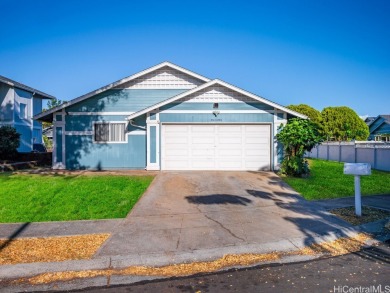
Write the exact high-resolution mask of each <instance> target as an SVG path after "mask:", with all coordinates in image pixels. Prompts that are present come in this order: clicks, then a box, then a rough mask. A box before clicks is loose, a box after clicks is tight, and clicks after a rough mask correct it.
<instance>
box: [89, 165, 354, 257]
mask: <svg viewBox="0 0 390 293" xmlns="http://www.w3.org/2000/svg"><path fill="white" fill-rule="evenodd" d="M349 227H350V225H349V224H347V223H345V222H344V221H342V220H339V219H337V218H336V217H334V216H332V215H330V214H329V213H328V212H327V211H326V210H325V209H323V208H321V207H320V206H319V205H316V204H314V203H310V202H307V201H305V200H304V199H303V198H302V197H300V196H299V195H298V194H297V193H296V192H295V191H293V190H292V189H291V188H290V187H289V186H287V185H286V184H284V183H283V182H282V181H281V179H280V178H279V177H278V176H276V175H275V174H274V173H271V172H219V171H210V172H161V173H159V174H158V175H157V177H156V178H155V180H154V182H153V183H152V185H151V186H150V187H149V189H148V190H147V191H146V193H145V194H144V195H143V197H142V198H141V200H140V201H139V202H138V204H137V205H136V206H135V207H134V209H133V210H132V212H131V213H130V214H129V215H128V217H127V219H126V220H125V221H124V222H123V223H122V224H121V225H119V226H118V227H117V229H116V231H115V233H114V234H113V236H112V237H111V238H110V239H109V240H108V241H107V242H106V243H105V245H104V246H103V247H102V248H101V249H100V250H99V251H98V253H97V256H108V255H132V254H137V255H143V254H147V255H151V254H165V255H170V254H172V255H173V254H178V253H188V252H191V253H193V252H196V251H199V252H200V251H203V252H204V251H207V250H209V251H214V252H215V251H220V252H221V253H227V252H229V253H240V252H241V253H243V252H265V251H271V250H277V249H280V250H290V249H294V248H296V247H297V246H302V245H305V244H310V243H311V242H312V241H313V239H315V238H316V237H318V236H319V235H320V236H327V235H333V234H334V233H335V231H337V230H339V229H343V228H349ZM254 250H256V251H254Z"/></svg>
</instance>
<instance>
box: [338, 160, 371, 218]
mask: <svg viewBox="0 0 390 293" xmlns="http://www.w3.org/2000/svg"><path fill="white" fill-rule="evenodd" d="M344 174H347V175H355V214H356V215H357V216H358V217H361V216H362V195H361V192H360V176H362V175H363V176H365V175H371V165H370V164H367V163H345V164H344Z"/></svg>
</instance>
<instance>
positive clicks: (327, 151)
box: [326, 143, 329, 161]
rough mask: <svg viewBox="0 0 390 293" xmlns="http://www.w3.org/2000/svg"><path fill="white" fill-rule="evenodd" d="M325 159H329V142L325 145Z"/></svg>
mask: <svg viewBox="0 0 390 293" xmlns="http://www.w3.org/2000/svg"><path fill="white" fill-rule="evenodd" d="M326 160H327V161H329V143H327V145H326Z"/></svg>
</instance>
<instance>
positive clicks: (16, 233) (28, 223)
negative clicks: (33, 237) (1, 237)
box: [0, 222, 31, 251]
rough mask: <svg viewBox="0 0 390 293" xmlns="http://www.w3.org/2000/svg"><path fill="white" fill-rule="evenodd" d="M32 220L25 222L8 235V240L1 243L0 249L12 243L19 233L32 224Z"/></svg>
mask: <svg viewBox="0 0 390 293" xmlns="http://www.w3.org/2000/svg"><path fill="white" fill-rule="evenodd" d="M30 224H31V223H30V222H27V223H23V224H22V225H21V226H20V227H19V228H18V229H16V230H15V231H14V232H13V233H12V234H11V235H10V236H8V237H7V240H6V241H5V242H4V243H2V244H1V245H0V251H2V250H3V249H4V248H6V247H7V246H8V245H10V244H11V242H12V241H14V240H15V239H16V238H17V237H18V235H19V234H21V233H22V232H23V231H24V230H26V229H27V227H28V226H29V225H30Z"/></svg>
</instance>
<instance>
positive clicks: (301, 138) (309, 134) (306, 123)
mask: <svg viewBox="0 0 390 293" xmlns="http://www.w3.org/2000/svg"><path fill="white" fill-rule="evenodd" d="M279 130H280V131H279V133H278V134H277V135H276V137H277V139H278V141H279V142H281V143H282V144H283V149H284V156H283V162H282V165H281V170H280V171H281V173H282V174H285V175H288V176H295V177H301V176H303V175H307V174H309V172H310V170H309V165H308V163H307V161H306V160H305V159H304V158H303V156H304V155H305V152H309V151H311V150H312V148H314V147H315V146H316V145H318V144H319V143H321V142H322V141H323V137H322V135H321V134H320V132H319V129H318V124H316V123H314V122H312V121H310V120H305V119H300V118H293V119H290V120H289V121H288V123H287V124H286V125H283V124H282V125H281V127H280V128H279Z"/></svg>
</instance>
